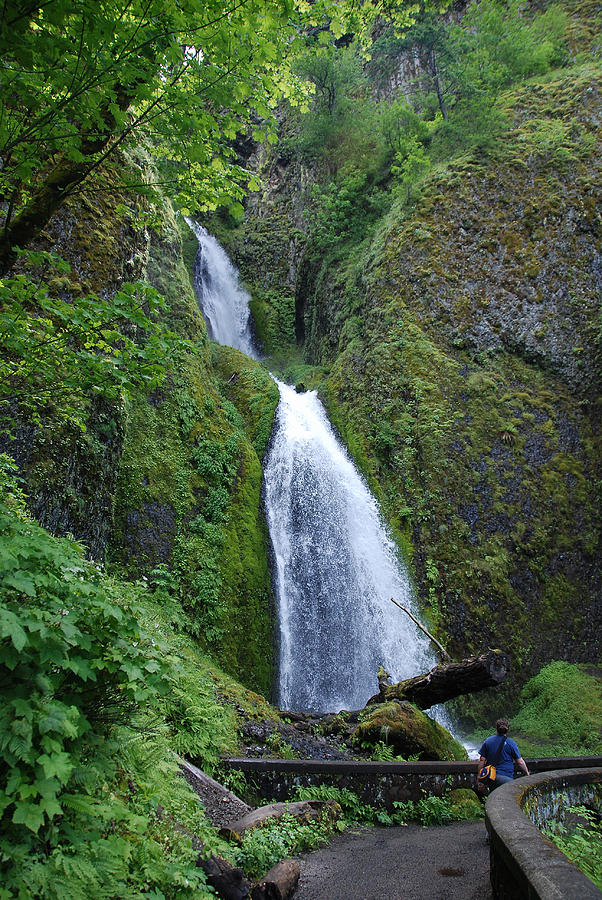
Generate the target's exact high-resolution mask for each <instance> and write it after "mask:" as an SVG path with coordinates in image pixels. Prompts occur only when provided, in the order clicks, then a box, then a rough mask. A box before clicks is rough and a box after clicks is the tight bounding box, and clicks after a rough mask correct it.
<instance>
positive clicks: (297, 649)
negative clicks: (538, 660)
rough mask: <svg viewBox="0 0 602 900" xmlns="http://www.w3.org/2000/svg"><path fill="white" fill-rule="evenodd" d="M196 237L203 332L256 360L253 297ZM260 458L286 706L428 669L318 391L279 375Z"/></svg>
mask: <svg viewBox="0 0 602 900" xmlns="http://www.w3.org/2000/svg"><path fill="white" fill-rule="evenodd" d="M188 224H189V225H190V227H191V228H192V229H193V231H194V233H195V234H196V236H197V239H198V241H199V253H198V255H197V259H196V262H195V287H196V292H197V297H198V300H199V304H200V307H201V309H202V311H203V314H204V316H205V318H206V320H207V323H208V327H209V329H210V334H211V336H212V337H213V338H214V339H215V340H217V341H219V342H220V343H223V344H228V345H230V346H232V347H237V348H238V349H239V350H242V351H243V352H245V353H247V354H248V355H249V356H251V357H253V358H255V359H257V352H256V350H255V348H254V345H253V340H252V336H251V332H250V330H249V307H248V304H249V296H248V294H247V293H246V292H245V291H244V290H243V289H242V288H241V286H240V284H239V281H238V275H237V272H236V270H235V268H234V267H233V266H232V264H231V262H230V260H229V259H228V257H227V255H226V253H225V252H224V250H223V249H222V248H221V247H220V245H219V244H218V242H217V241H216V240H215V238H213V237H211V236H210V235H209V234H208V233H207V231H206V230H205V229H204V228H202V227H201V226H199V225H197V224H196V223H194V222H191V221H189V223H188ZM275 380H276V383H277V384H278V388H279V391H280V403H279V405H278V409H277V412H276V422H275V426H274V432H273V435H272V441H271V445H270V450H269V452H268V457H267V460H266V463H265V506H266V517H267V521H268V527H269V532H270V538H271V541H272V547H273V551H274V566H273V579H274V583H275V592H276V598H277V606H278V628H279V641H278V645H279V646H278V681H279V684H278V688H277V702H278V705H279V706H280V707H281V708H282V709H296V710H306V711H312V712H335V711H338V710H340V709H358V708H360V707H362V706H364V704H365V703H366V700H368V698H369V697H370V696H371V695H372V694H374V693H376V692H377V690H378V684H377V680H376V674H377V671H378V667H379V665H383V666H384V667H385V668H386V669H387V671H388V672H390V674H391V675H392V676H393V678H394V679H395V680H400V679H402V678H405V677H410V676H411V675H414V674H417V673H418V672H422V671H424V670H425V669H426V668H429V667H430V666H431V665H432V664H433V658H432V656H431V653H430V648H429V646H428V642H427V640H426V638H425V637H424V635H423V634H422V633H421V632H420V631H419V630H418V629H417V628H416V626H415V625H414V624H413V623H412V622H411V620H410V619H409V618H408V617H406V616H404V614H403V613H402V612H401V611H400V610H398V609H397V608H396V607H394V605H393V604H392V603H391V602H390V598H391V597H395V599H397V600H399V601H400V602H402V603H403V604H404V605H411V589H410V583H409V579H408V576H407V573H406V572H405V570H404V569H403V567H402V566H401V564H400V562H399V560H398V558H397V553H396V550H395V546H394V544H393V542H392V540H391V538H390V537H389V535H388V534H387V531H386V529H385V528H384V526H383V524H382V521H381V519H380V515H379V511H378V506H377V503H376V500H375V499H374V497H373V496H372V495H371V494H370V491H369V490H368V488H367V486H366V484H365V482H364V480H363V479H362V477H361V476H360V474H359V473H358V471H357V470H356V468H355V466H354V465H353V463H352V461H351V459H350V457H349V455H348V454H347V452H346V450H345V448H344V447H343V446H342V444H341V442H340V441H339V440H338V438H337V436H336V435H335V433H334V430H333V428H332V426H331V425H330V423H329V421H328V418H327V416H326V413H325V411H324V408H323V406H322V404H321V403H320V401H319V400H318V397H317V394H316V392H315V391H308V392H306V393H297V392H296V391H295V389H294V388H293V387H290V386H289V385H286V384H283V383H281V382H279V381H278V380H277V379H275Z"/></svg>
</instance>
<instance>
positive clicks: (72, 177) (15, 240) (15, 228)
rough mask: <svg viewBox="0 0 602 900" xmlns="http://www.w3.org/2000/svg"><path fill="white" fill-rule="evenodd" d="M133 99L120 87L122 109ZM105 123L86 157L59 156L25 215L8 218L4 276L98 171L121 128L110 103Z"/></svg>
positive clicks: (85, 145) (1, 249)
mask: <svg viewBox="0 0 602 900" xmlns="http://www.w3.org/2000/svg"><path fill="white" fill-rule="evenodd" d="M131 99H132V97H131V94H130V93H129V92H126V91H125V90H124V89H123V88H122V87H117V89H116V99H115V103H116V105H117V106H118V107H119V109H121V110H122V111H124V110H126V109H127V108H128V107H129V105H130V103H131ZM102 121H103V125H104V127H103V128H102V130H101V131H99V132H98V133H97V134H95V135H94V136H92V137H90V138H88V139H87V140H85V141H83V142H82V144H81V146H80V147H79V148H78V149H79V151H80V153H81V154H82V155H83V156H84V157H85V158H84V159H83V160H81V161H79V162H74V161H73V160H72V159H68V158H67V157H65V156H61V157H59V159H58V161H57V162H56V164H55V165H54V167H53V168H52V169H50V171H49V172H48V174H47V175H46V176H45V177H44V178H43V180H42V182H41V183H40V184H39V185H38V187H37V188H36V189H35V190H34V192H33V194H32V195H31V197H30V199H29V200H28V201H27V203H26V204H25V206H24V208H23V209H22V210H21V212H19V213H18V215H17V216H16V217H15V218H14V219H13V220H12V222H11V221H8V219H7V221H6V223H5V225H4V227H3V228H2V230H1V231H0V275H5V274H6V273H7V272H8V270H9V269H10V268H11V267H12V266H13V264H14V262H15V260H16V259H17V253H16V250H15V247H19V248H21V249H23V248H25V247H27V246H28V245H29V244H30V243H31V242H32V241H33V240H34V239H35V238H37V237H38V236H39V234H40V233H41V232H42V231H43V230H44V228H45V227H46V225H47V224H48V222H49V221H50V218H51V216H52V215H53V214H54V213H55V212H56V211H57V209H59V207H60V206H61V205H62V204H63V203H64V202H65V200H66V199H67V197H68V196H69V194H70V193H72V192H73V191H74V190H75V188H76V187H78V185H80V184H81V183H82V181H84V180H85V179H86V178H87V177H88V175H89V174H90V172H92V171H93V169H94V168H95V166H96V156H97V154H98V153H101V151H103V150H105V149H106V148H107V147H108V145H109V143H110V141H111V138H112V137H113V136H114V133H115V130H116V127H117V122H116V119H115V116H114V115H113V113H112V112H111V111H110V107H109V105H108V104H107V106H106V107H105V109H104V110H103V111H102ZM116 143H117V142H116Z"/></svg>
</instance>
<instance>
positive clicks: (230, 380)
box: [2, 151, 278, 693]
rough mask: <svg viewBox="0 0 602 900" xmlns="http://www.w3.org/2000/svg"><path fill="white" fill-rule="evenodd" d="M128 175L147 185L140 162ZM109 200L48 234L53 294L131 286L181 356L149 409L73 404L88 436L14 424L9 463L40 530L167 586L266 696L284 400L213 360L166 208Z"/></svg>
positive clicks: (178, 234)
mask: <svg viewBox="0 0 602 900" xmlns="http://www.w3.org/2000/svg"><path fill="white" fill-rule="evenodd" d="M121 163H122V164H123V165H128V166H130V167H131V168H132V169H133V170H135V174H136V175H137V178H138V180H140V179H141V178H144V177H145V167H146V166H147V165H148V160H147V159H146V157H145V156H144V153H143V151H140V159H139V160H138V161H134V160H132V159H129V160H122V161H121ZM102 186H103V187H104V188H105V190H104V191H98V192H95V191H91V192H90V194H87V193H85V194H81V195H78V196H77V197H76V198H75V199H72V200H70V201H69V202H68V203H67V204H66V205H65V207H64V209H63V210H62V211H61V213H60V214H59V215H57V216H56V217H55V218H54V219H53V220H52V222H51V227H50V229H49V232H48V234H47V235H46V237H45V243H44V246H43V248H42V249H48V250H52V251H54V252H57V253H59V254H61V255H62V256H63V257H64V258H65V259H66V260H67V261H68V262H69V263H70V265H71V271H70V273H69V275H68V276H64V277H62V278H61V279H60V280H57V279H55V281H54V282H52V283H51V289H52V290H54V291H56V292H58V293H59V294H60V296H63V297H65V298H67V299H68V300H73V301H74V302H76V301H77V298H78V297H79V296H82V295H84V294H86V293H88V292H90V291H93V292H94V293H95V294H96V295H97V296H98V302H99V303H102V302H103V300H104V299H105V298H107V297H109V296H110V295H112V293H113V292H114V291H115V290H116V289H117V288H119V287H120V286H121V285H122V284H123V282H124V281H128V280H135V279H140V280H145V281H148V282H150V283H151V284H152V285H153V286H154V287H155V288H156V289H157V290H158V291H159V292H160V293H161V294H162V295H163V296H164V297H165V300H166V306H165V309H164V311H163V314H162V315H163V324H164V325H165V326H166V327H167V328H168V329H171V331H173V332H174V333H175V334H176V335H177V336H178V337H179V338H184V339H186V340H187V341H188V342H189V347H188V349H187V350H183V349H181V350H180V351H179V355H178V357H177V358H171V359H167V360H165V363H166V367H167V376H166V378H165V380H164V381H163V383H162V385H161V386H160V387H159V388H157V389H156V390H154V391H153V392H152V393H151V394H150V396H147V392H145V391H144V390H143V389H142V390H138V391H137V392H136V393H134V394H132V395H130V396H129V397H128V398H127V400H126V401H124V402H121V401H119V402H117V403H114V404H111V403H107V402H105V401H103V402H100V401H99V400H98V399H94V398H90V397H86V396H82V398H81V404H82V410H83V411H82V420H83V421H84V423H85V426H86V430H85V431H84V432H82V431H81V430H80V429H79V428H78V427H76V426H73V425H71V424H70V423H69V422H67V423H65V422H64V421H63V420H61V417H60V415H55V414H54V413H53V411H52V410H51V409H49V410H48V412H47V413H45V414H44V417H43V420H42V422H41V423H39V424H34V423H32V422H31V421H29V420H27V419H25V418H22V419H20V420H19V421H18V423H17V428H16V439H15V440H14V441H9V442H7V443H5V444H4V445H3V447H2V449H6V450H8V452H10V453H11V454H12V455H13V457H14V458H15V459H16V461H17V463H18V465H19V468H20V471H21V474H22V476H23V477H24V479H25V487H26V492H27V494H28V502H29V507H30V509H31V511H32V512H33V513H34V515H35V516H36V517H37V518H38V519H39V521H41V522H42V524H44V525H45V526H47V527H48V528H49V529H50V530H51V531H52V532H53V533H55V534H70V535H73V536H74V537H75V538H77V539H78V540H81V541H82V542H83V543H84V544H85V545H86V546H87V549H88V553H89V555H90V556H91V557H92V558H94V559H95V560H97V561H101V562H102V561H105V560H106V561H107V562H108V563H109V564H110V566H111V568H112V570H113V571H116V572H118V573H125V574H126V575H127V576H128V577H131V578H139V577H140V576H144V577H146V578H148V579H152V578H153V577H154V578H155V579H158V582H161V583H162V584H166V585H168V586H169V589H170V590H171V591H172V592H173V593H174V594H177V596H178V597H179V599H180V600H181V602H182V604H183V606H184V608H185V609H186V610H187V612H188V614H189V623H188V628H189V629H190V630H191V631H192V632H193V633H194V634H196V636H197V637H198V638H199V640H200V641H201V643H202V644H203V645H204V647H205V648H206V649H209V650H211V652H212V653H214V654H215V656H216V657H218V658H219V659H220V661H221V663H222V665H223V666H224V668H226V669H228V670H229V671H230V672H231V673H232V674H233V675H236V676H238V677H239V678H241V679H243V680H244V681H245V683H246V684H247V685H249V686H251V687H253V688H255V689H258V690H261V691H263V692H264V693H269V692H270V690H271V683H272V650H271V648H272V623H271V617H270V596H271V595H270V576H269V570H268V563H267V551H266V545H267V540H266V535H265V526H264V521H263V514H262V511H261V503H260V490H261V462H260V460H261V456H262V455H263V452H264V451H265V448H266V445H267V441H268V439H269V434H270V430H271V422H272V418H273V415H274V412H275V408H276V404H277V399H278V392H277V389H276V387H275V385H274V383H273V382H272V380H271V379H270V377H269V375H268V374H267V372H266V371H265V370H264V369H263V368H262V367H261V366H260V365H259V364H257V363H255V362H253V361H252V360H249V359H247V358H246V357H244V356H243V355H242V354H240V353H236V352H235V351H226V350H224V351H223V352H221V353H220V352H219V351H215V353H212V351H211V347H210V343H209V340H208V338H207V331H206V327H205V323H204V321H203V317H202V315H201V313H200V310H199V308H198V305H197V302H196V298H195V296H194V291H193V289H192V285H191V281H190V277H189V270H188V269H187V266H186V264H185V261H184V260H185V258H186V256H188V257H190V256H191V250H193V249H194V245H191V242H190V241H189V240H188V234H187V232H188V229H186V228H185V226H183V223H182V222H180V223H178V222H177V221H176V218H175V216H174V213H173V210H172V209H171V206H170V205H169V204H168V203H167V202H165V201H163V200H162V199H161V198H160V197H156V198H155V205H154V209H151V208H149V207H148V206H145V202H146V201H144V200H136V201H133V199H132V197H131V196H129V195H128V194H127V193H126V192H124V191H123V190H122V189H119V188H118V187H117V182H116V178H115V173H114V172H113V171H112V170H111V169H109V170H107V171H106V172H105V173H103V175H102ZM151 212H152V215H151V216H149V213H151ZM141 214H142V215H141ZM150 220H152V222H153V226H152V228H148V227H147V224H146V223H147V222H148V221H150ZM142 339H143V338H142ZM237 406H238V407H240V409H241V412H239V410H238V409H237ZM58 412H59V413H60V410H58ZM155 570H157V571H155ZM153 572H154V573H155V574H154V575H153V574H152V573H153Z"/></svg>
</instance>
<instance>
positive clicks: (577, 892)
mask: <svg viewBox="0 0 602 900" xmlns="http://www.w3.org/2000/svg"><path fill="white" fill-rule="evenodd" d="M562 796H564V797H566V800H565V803H568V804H572V803H580V802H581V803H582V802H588V803H592V801H593V802H595V801H596V799H597V801H598V803H599V799H600V796H602V766H600V765H599V764H598V765H597V766H596V767H595V768H576V769H570V770H569V769H566V768H564V769H560V768H558V769H556V770H555V771H550V772H544V773H543V774H538V775H530V776H528V777H527V778H521V779H520V780H519V781H515V782H513V783H509V784H505V785H502V787H499V788H498V789H497V790H496V791H494V792H493V794H491V796H490V797H489V799H488V800H487V805H486V807H485V821H486V825H487V831H488V832H489V838H490V862H491V886H492V889H493V895H494V897H495V898H496V900H600V898H602V892H600V891H599V890H598V888H597V887H596V886H595V885H594V883H593V882H592V881H590V880H589V878H587V877H586V876H585V875H584V874H583V873H582V872H580V871H579V869H577V867H576V866H574V865H573V863H571V862H570V860H568V859H567V857H566V856H565V855H564V853H561V851H560V850H558V849H557V848H556V847H555V846H554V844H553V843H552V842H551V841H550V840H548V839H547V838H545V837H544V836H543V835H542V833H541V831H540V830H539V827H538V826H539V825H542V824H543V823H544V822H545V821H546V819H547V818H549V817H553V816H556V815H558V812H559V808H560V806H561V805H562V804H561V799H560V798H561V797H562Z"/></svg>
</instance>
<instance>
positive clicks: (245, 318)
mask: <svg viewBox="0 0 602 900" xmlns="http://www.w3.org/2000/svg"><path fill="white" fill-rule="evenodd" d="M186 222H187V224H188V226H189V228H190V229H191V230H192V231H193V232H194V234H195V236H196V239H197V241H198V242H199V249H198V253H197V255H196V259H195V261H194V288H195V291H196V295H197V300H198V302H199V306H200V308H201V311H202V313H203V316H204V317H205V321H206V322H207V328H208V331H209V337H211V338H213V340H214V341H217V342H218V344H225V345H226V346H228V347H235V348H236V349H237V350H242V352H243V353H246V354H247V356H250V357H252V358H253V359H257V358H258V354H257V351H256V349H255V345H254V343H253V336H252V334H251V329H250V312H249V300H250V299H251V298H250V297H249V295H248V293H247V292H246V291H245V290H244V288H242V287H241V284H240V281H239V278H238V272H237V271H236V269H235V268H234V266H233V265H232V263H231V262H230V260H229V259H228V255H227V253H226V251H225V250H224V249H223V247H221V246H220V244H219V243H218V242H217V241H216V239H215V238H214V237H212V236H211V235H210V234H209V232H208V231H207V229H206V228H203V226H202V225H198V224H197V223H196V222H194V221H193V220H192V219H188V218H186Z"/></svg>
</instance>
